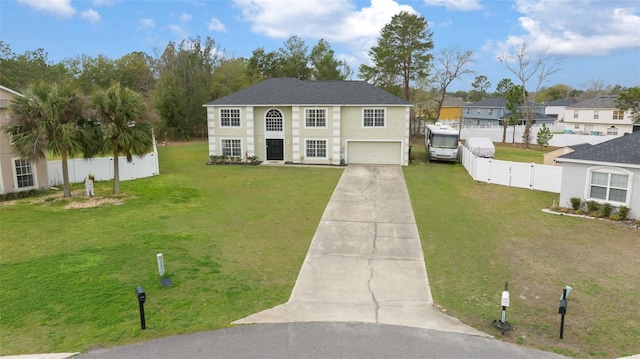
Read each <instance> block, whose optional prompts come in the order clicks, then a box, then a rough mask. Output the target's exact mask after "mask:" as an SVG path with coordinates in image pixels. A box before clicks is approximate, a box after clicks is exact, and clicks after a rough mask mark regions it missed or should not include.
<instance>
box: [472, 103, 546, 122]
mask: <svg viewBox="0 0 640 359" xmlns="http://www.w3.org/2000/svg"><path fill="white" fill-rule="evenodd" d="M528 105H529V106H530V107H531V108H532V109H533V114H534V118H533V124H534V125H540V126H541V125H542V124H546V125H553V124H554V123H555V121H556V119H555V118H554V117H550V116H547V115H545V114H544V110H545V107H544V106H542V105H541V104H536V103H531V102H529V104H528ZM510 113H511V112H510V111H509V110H508V109H507V100H505V99H504V98H502V97H493V98H487V99H484V100H482V101H478V102H474V103H470V104H467V105H465V106H463V107H462V117H463V121H464V125H465V126H502V121H503V120H504V119H506V118H508V117H509V114H510ZM524 123H525V119H520V121H519V123H518V124H524Z"/></svg>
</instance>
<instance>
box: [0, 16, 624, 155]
mask: <svg viewBox="0 0 640 359" xmlns="http://www.w3.org/2000/svg"><path fill="white" fill-rule="evenodd" d="M433 48H434V43H433V31H431V30H430V27H429V23H428V21H427V20H426V19H425V18H424V17H422V16H420V15H417V14H412V13H408V12H400V13H398V14H395V15H394V16H393V17H392V18H391V20H390V22H389V23H388V24H386V25H385V26H384V27H383V28H382V29H381V31H380V36H379V38H378V39H377V43H376V45H374V46H372V47H371V49H370V51H369V57H370V59H371V64H362V65H360V67H359V69H358V70H359V72H358V77H359V78H360V79H362V80H365V81H367V82H369V83H371V84H373V85H375V86H377V87H380V88H382V89H384V90H387V91H389V92H391V93H393V94H395V95H397V96H400V97H402V98H404V99H405V100H407V101H410V102H412V103H413V104H414V107H413V109H412V116H411V121H410V126H411V128H410V136H414V135H416V134H418V133H419V129H420V127H421V122H424V121H434V120H435V119H437V118H438V117H439V114H440V109H441V108H442V104H443V101H444V99H445V97H446V96H447V95H452V96H457V97H461V98H463V99H464V100H466V101H470V102H472V101H479V100H482V99H484V98H487V97H495V96H501V97H505V98H507V99H508V100H509V99H510V100H509V101H511V102H513V104H512V105H514V106H516V105H517V103H522V104H523V105H521V106H523V107H524V111H523V115H524V118H525V119H527V125H528V127H530V126H529V125H530V124H531V121H532V116H531V115H532V108H527V106H529V103H530V102H531V103H532V101H527V100H536V101H538V102H543V101H546V102H548V101H553V100H556V99H560V98H572V99H583V98H584V97H586V96H590V97H594V96H595V95H598V94H601V93H614V94H617V93H620V94H625V93H627V92H628V91H629V89H623V88H622V87H621V86H619V85H615V86H612V87H611V86H610V87H606V86H604V85H602V84H601V83H598V82H593V86H592V88H590V89H588V90H586V91H580V90H575V89H572V88H570V87H569V86H566V85H562V84H558V85H555V86H552V87H544V83H546V81H547V80H548V78H549V76H550V75H552V74H554V73H556V72H558V71H559V70H560V63H559V61H558V60H557V59H555V58H552V57H550V56H548V54H547V53H546V51H545V50H541V51H540V50H533V49H531V48H529V47H527V44H526V43H525V44H522V45H521V46H518V47H516V48H515V49H514V52H513V54H511V55H510V56H508V57H505V58H502V59H500V61H502V62H503V63H504V65H505V68H506V69H507V70H509V72H511V73H512V74H513V80H512V79H502V80H500V81H499V82H498V84H497V86H496V89H495V92H493V93H490V92H489V89H490V88H491V82H490V81H489V79H488V78H487V77H486V76H484V75H478V74H476V73H475V72H474V71H472V70H471V65H472V62H473V53H472V52H471V51H469V50H464V49H459V48H456V47H446V48H442V49H441V50H440V51H438V52H437V53H432V50H433ZM353 74H354V72H353V70H352V69H351V68H350V67H349V65H348V64H347V63H346V62H345V61H341V60H338V59H337V58H336V55H335V52H334V51H333V50H332V49H331V46H330V44H329V43H328V42H327V41H325V40H323V39H321V40H319V41H318V43H317V44H315V45H314V46H313V47H312V48H311V50H310V51H309V47H308V46H307V45H306V44H305V42H304V41H303V40H302V39H301V38H300V37H298V36H295V35H294V36H291V37H290V38H289V39H287V40H286V41H285V42H284V43H283V45H282V47H280V48H279V49H278V50H274V51H266V50H265V49H264V48H258V49H255V50H254V51H253V52H252V55H251V57H249V58H242V57H232V56H229V55H228V54H227V52H226V51H225V50H223V49H220V47H219V46H218V45H217V44H216V42H215V40H214V39H213V38H211V37H206V38H204V39H203V38H201V37H199V36H196V37H193V38H187V39H184V40H182V41H180V42H177V43H176V42H169V43H168V44H167V46H166V47H165V48H164V49H163V50H155V51H154V54H153V55H149V54H146V53H144V52H132V53H130V54H126V55H124V56H122V57H121V58H119V59H115V60H114V59H110V58H107V57H105V56H101V55H99V56H97V57H92V56H87V55H79V56H77V57H75V58H69V59H65V60H63V61H61V62H60V63H57V64H54V63H52V62H51V61H49V60H48V58H47V53H46V52H45V51H44V50H42V49H38V50H36V51H27V52H25V53H24V54H15V53H13V52H12V51H11V48H10V46H9V45H8V44H6V43H3V42H0V83H2V84H3V85H4V86H7V87H10V88H13V89H15V90H17V91H24V90H25V89H27V88H28V86H29V84H31V83H33V82H34V80H42V81H45V82H48V83H61V82H68V83H70V84H71V85H72V86H73V87H74V88H76V89H77V90H78V91H79V92H80V93H82V94H92V93H95V92H96V91H100V90H106V89H108V88H110V87H111V86H114V85H116V84H119V86H121V87H123V88H126V89H130V90H132V91H134V92H135V93H137V94H140V96H141V102H142V104H143V105H144V108H145V110H144V116H143V117H142V118H141V120H145V122H148V123H151V124H153V126H154V128H155V129H156V135H157V136H158V137H160V138H161V139H165V140H170V139H188V138H191V137H205V136H207V125H206V113H205V110H204V108H203V107H202V105H203V104H204V103H206V102H208V101H210V100H212V99H216V98H219V97H222V96H225V95H228V94H230V93H233V92H235V91H238V90H240V89H242V88H245V87H248V86H251V85H253V84H255V83H258V82H260V81H263V80H264V79H267V78H273V77H294V78H298V79H301V80H346V79H350V78H351V77H352V76H353ZM471 75H476V77H475V81H474V82H473V84H472V88H473V89H471V90H470V91H468V92H465V91H457V92H453V93H452V92H450V91H449V87H450V86H451V84H452V83H453V82H454V81H455V80H459V79H461V78H463V77H466V76H471ZM514 81H515V82H514ZM85 96H88V95H85ZM531 96H533V97H531ZM525 132H527V131H525ZM525 143H526V144H528V143H529V141H525Z"/></svg>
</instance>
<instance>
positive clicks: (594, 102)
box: [567, 95, 618, 109]
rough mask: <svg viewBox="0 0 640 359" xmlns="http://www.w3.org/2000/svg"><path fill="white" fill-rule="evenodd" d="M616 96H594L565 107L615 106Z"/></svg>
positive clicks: (596, 107)
mask: <svg viewBox="0 0 640 359" xmlns="http://www.w3.org/2000/svg"><path fill="white" fill-rule="evenodd" d="M617 97H618V96H613V95H603V96H598V97H595V98H590V99H588V100H584V101H580V102H577V103H574V104H573V105H569V106H567V108H595V109H598V108H616V102H615V101H616V98H617Z"/></svg>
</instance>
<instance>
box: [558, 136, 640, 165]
mask: <svg viewBox="0 0 640 359" xmlns="http://www.w3.org/2000/svg"><path fill="white" fill-rule="evenodd" d="M565 159H567V160H570V162H583V161H584V162H607V163H621V164H631V165H640V131H637V132H633V133H631V134H628V135H624V136H622V137H618V138H614V139H612V140H609V141H606V142H602V143H599V144H597V145H592V146H584V147H580V149H579V150H576V151H574V152H571V153H567V154H565V155H562V156H559V157H558V158H557V161H558V162H563V160H565Z"/></svg>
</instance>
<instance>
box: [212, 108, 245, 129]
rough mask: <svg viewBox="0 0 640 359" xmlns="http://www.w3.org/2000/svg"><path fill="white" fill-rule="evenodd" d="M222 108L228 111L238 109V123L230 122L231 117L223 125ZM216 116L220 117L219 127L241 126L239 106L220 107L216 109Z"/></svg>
mask: <svg viewBox="0 0 640 359" xmlns="http://www.w3.org/2000/svg"><path fill="white" fill-rule="evenodd" d="M223 110H228V111H233V110H237V111H238V125H237V126H234V125H232V124H231V117H230V120H229V125H224V124H223V123H222V111H223ZM218 116H219V119H220V121H219V122H220V127H224V128H242V109H241V108H240V107H220V108H219V109H218Z"/></svg>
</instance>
